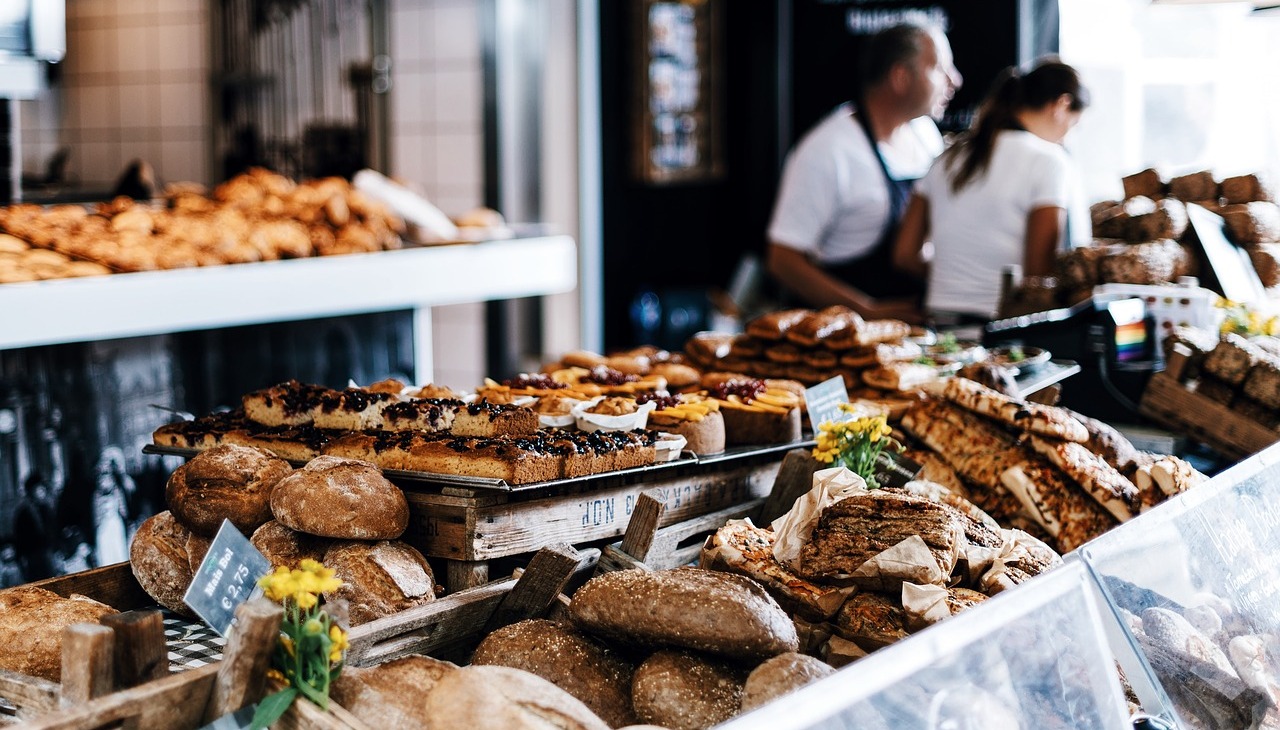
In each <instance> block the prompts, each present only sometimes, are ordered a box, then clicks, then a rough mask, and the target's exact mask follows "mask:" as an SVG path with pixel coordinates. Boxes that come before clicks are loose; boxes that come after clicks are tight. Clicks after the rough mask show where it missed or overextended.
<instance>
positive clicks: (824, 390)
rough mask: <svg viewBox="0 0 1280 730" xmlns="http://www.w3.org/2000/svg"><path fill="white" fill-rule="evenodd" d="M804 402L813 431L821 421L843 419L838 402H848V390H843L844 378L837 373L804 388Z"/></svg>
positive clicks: (815, 430)
mask: <svg viewBox="0 0 1280 730" xmlns="http://www.w3.org/2000/svg"><path fill="white" fill-rule="evenodd" d="M804 402H805V408H806V409H807V410H808V411H809V426H810V427H811V428H812V429H813V430H814V432H815V433H816V432H817V430H818V426H819V425H820V424H822V423H825V422H827V421H843V420H845V418H844V416H842V415H841V414H840V404H842V403H848V402H849V391H847V390H845V387H844V378H842V377H840V376H838V375H837V376H836V377H834V378H831V379H830V380H824V381H822V382H821V383H818V384H817V385H815V386H813V387H812V388H805V389H804Z"/></svg>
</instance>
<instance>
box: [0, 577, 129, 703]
mask: <svg viewBox="0 0 1280 730" xmlns="http://www.w3.org/2000/svg"><path fill="white" fill-rule="evenodd" d="M115 612H116V610H115V609H114V608H112V607H111V606H108V605H106V604H104V603H98V602H97V601H95V600H92V599H90V598H87V597H85V596H80V595H73V596H71V597H70V598H63V597H62V596H59V595H58V594H57V593H54V592H53V591H47V590H45V589H43V588H36V587H34V586H18V587H17V588H6V589H4V590H0V646H3V647H4V650H3V651H0V669H3V670H7V671H10V672H18V673H19V674H27V675H31V676H33V677H41V678H43V679H47V680H49V681H51V682H57V681H58V680H59V679H60V678H61V674H62V630H63V629H64V628H66V627H68V626H70V625H71V624H76V623H97V622H98V619H100V618H102V617H103V616H105V615H107V614H109V613H115Z"/></svg>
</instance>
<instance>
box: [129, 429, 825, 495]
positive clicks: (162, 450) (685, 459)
mask: <svg viewBox="0 0 1280 730" xmlns="http://www.w3.org/2000/svg"><path fill="white" fill-rule="evenodd" d="M813 445H814V442H813V441H812V440H808V441H792V442H790V443H785V444H769V445H767V446H738V447H734V448H732V449H726V450H725V451H724V452H722V453H719V454H710V455H708V456H698V455H697V454H695V453H693V452H692V451H684V452H682V453H681V455H680V458H678V459H673V460H672V461H664V462H661V463H657V464H650V465H647V466H638V467H634V468H632V469H618V470H616V471H605V472H600V473H597V474H586V475H584V476H580V477H570V478H567V479H553V480H550V481H545V482H530V483H528V484H507V482H506V480H504V479H490V478H486V477H469V476H460V475H457V474H438V473H435V472H427V471H405V470H402V469H383V470H382V473H383V474H385V475H386V476H387V477H388V478H390V479H395V480H397V481H407V482H417V483H419V484H430V485H433V486H439V487H457V488H461V489H489V490H494V491H499V492H526V491H530V490H534V489H549V488H558V487H564V486H572V485H576V484H582V483H584V482H588V481H591V480H593V479H604V478H608V479H614V478H617V477H629V476H633V475H648V474H652V473H655V472H663V471H667V470H670V469H676V468H679V467H687V466H699V465H704V464H721V463H725V462H730V461H737V460H740V459H746V458H750V457H753V456H763V455H767V454H774V453H778V452H785V451H790V450H791V449H803V448H812V447H813ZM142 453H144V454H160V455H163V456H181V457H184V458H188V459H189V458H191V457H193V456H195V455H196V454H199V453H200V449H184V448H180V447H177V446H160V445H157V444H147V445H146V446H143V447H142ZM288 461H289V463H290V464H293V465H294V466H302V465H303V464H305V463H306V462H302V461H297V460H294V459H290V460H288Z"/></svg>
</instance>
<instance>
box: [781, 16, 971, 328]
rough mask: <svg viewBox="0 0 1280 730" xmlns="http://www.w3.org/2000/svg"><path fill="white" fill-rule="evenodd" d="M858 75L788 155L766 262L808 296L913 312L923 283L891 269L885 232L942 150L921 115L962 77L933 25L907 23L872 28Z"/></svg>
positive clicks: (869, 311)
mask: <svg viewBox="0 0 1280 730" xmlns="http://www.w3.org/2000/svg"><path fill="white" fill-rule="evenodd" d="M860 79H861V82H862V83H861V85H860V89H861V91H860V93H859V94H858V96H859V97H860V98H858V99H855V100H854V101H853V102H852V103H847V104H843V105H841V106H840V107H838V108H837V109H836V110H835V111H834V112H832V113H831V114H830V115H828V116H827V117H826V118H825V119H823V120H822V121H821V122H819V123H818V125H817V126H815V127H814V128H813V129H812V130H810V131H809V132H808V133H807V134H806V135H805V136H804V137H803V138H802V139H801V140H800V142H799V143H798V144H797V145H796V147H795V148H794V149H793V150H792V151H791V154H790V155H788V157H787V162H786V165H785V166H784V168H783V173H782V183H781V185H780V187H779V190H778V199H777V201H776V203H775V206H774V212H773V220H772V221H771V222H770V225H769V250H768V269H769V272H770V273H771V274H772V275H773V276H774V278H776V279H777V280H778V281H779V283H781V284H782V285H783V287H784V288H785V289H786V290H788V291H789V292H790V294H791V295H792V296H793V297H794V298H798V299H800V300H802V301H803V302H804V303H806V304H808V305H810V306H814V307H825V306H829V305H833V304H842V305H845V306H848V307H851V308H853V309H854V310H856V311H857V312H858V313H859V314H861V315H862V316H864V317H868V318H890V317H891V318H897V319H905V320H908V321H918V320H919V319H920V317H921V315H920V297H921V295H922V293H923V282H921V281H920V280H918V279H916V278H915V277H912V276H910V275H908V274H904V273H902V272H899V271H897V270H896V269H894V268H893V266H892V253H893V252H892V249H893V242H894V239H895V237H896V235H897V229H898V222H899V221H900V219H901V217H902V214H903V212H904V211H905V209H906V203H907V200H908V198H909V197H910V195H911V188H912V185H913V184H914V182H915V181H916V180H917V179H919V178H920V177H923V175H924V173H925V172H927V171H928V169H929V166H930V165H931V164H932V162H933V160H934V158H935V157H937V156H938V155H939V154H940V153H941V152H942V148H943V142H942V135H941V134H939V132H938V128H937V126H936V125H935V124H934V122H933V120H932V119H930V116H934V117H937V116H940V115H941V113H942V112H943V110H945V108H946V105H947V102H949V101H950V100H951V97H952V96H953V95H954V94H955V91H956V89H958V88H959V87H960V84H961V82H962V79H961V77H960V72H959V71H957V70H956V67H955V64H954V63H953V61H952V57H951V46H950V44H949V43H948V42H947V38H946V36H945V35H944V34H943V33H942V30H941V29H940V28H937V27H933V26H929V25H925V24H922V23H914V22H912V23H904V24H901V25H896V26H892V27H890V28H887V29H885V30H883V31H881V32H879V33H877V34H876V35H875V36H873V37H871V38H870V39H869V41H868V42H867V45H866V47H865V49H864V54H863V62H862V66H861V69H860Z"/></svg>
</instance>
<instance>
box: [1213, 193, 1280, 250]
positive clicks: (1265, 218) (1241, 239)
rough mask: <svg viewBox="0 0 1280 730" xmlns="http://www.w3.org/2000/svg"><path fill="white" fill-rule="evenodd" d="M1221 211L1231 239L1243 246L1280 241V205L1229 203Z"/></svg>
mask: <svg viewBox="0 0 1280 730" xmlns="http://www.w3.org/2000/svg"><path fill="white" fill-rule="evenodd" d="M1220 213H1221V215H1222V217H1223V219H1224V220H1225V221H1226V222H1227V233H1228V234H1229V235H1230V236H1231V240H1233V241H1235V242H1236V243H1238V244H1240V245H1242V246H1245V245H1249V244H1254V243H1267V242H1270V241H1280V206H1277V205H1276V204H1275V203H1245V204H1244V205H1228V206H1227V207H1225V208H1223V209H1222V210H1221V211H1220Z"/></svg>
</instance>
